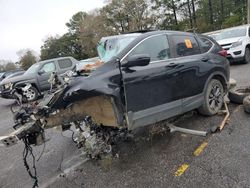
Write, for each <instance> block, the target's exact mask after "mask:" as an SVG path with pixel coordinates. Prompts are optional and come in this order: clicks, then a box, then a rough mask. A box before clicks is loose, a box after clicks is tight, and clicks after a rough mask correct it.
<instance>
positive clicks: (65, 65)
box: [58, 59, 72, 69]
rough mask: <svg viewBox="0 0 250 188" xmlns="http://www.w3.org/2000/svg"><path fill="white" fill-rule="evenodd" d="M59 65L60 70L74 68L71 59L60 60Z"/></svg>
mask: <svg viewBox="0 0 250 188" xmlns="http://www.w3.org/2000/svg"><path fill="white" fill-rule="evenodd" d="M58 64H59V67H60V69H66V68H69V67H71V66H72V62H71V60H70V59H60V60H58Z"/></svg>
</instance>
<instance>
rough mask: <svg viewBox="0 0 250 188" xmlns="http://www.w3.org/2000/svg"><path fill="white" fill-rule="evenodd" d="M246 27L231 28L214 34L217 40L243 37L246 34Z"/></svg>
mask: <svg viewBox="0 0 250 188" xmlns="http://www.w3.org/2000/svg"><path fill="white" fill-rule="evenodd" d="M246 32H247V29H246V27H241V28H235V29H230V30H225V31H222V32H220V33H218V34H214V35H212V37H213V38H214V39H215V40H223V39H228V38H235V37H243V36H246Z"/></svg>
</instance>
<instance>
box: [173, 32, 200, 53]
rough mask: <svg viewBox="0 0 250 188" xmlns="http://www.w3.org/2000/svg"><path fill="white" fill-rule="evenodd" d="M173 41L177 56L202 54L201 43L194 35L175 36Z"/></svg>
mask: <svg viewBox="0 0 250 188" xmlns="http://www.w3.org/2000/svg"><path fill="white" fill-rule="evenodd" d="M173 41H174V49H175V51H176V55H177V57H183V56H189V55H195V54H200V48H199V45H198V43H197V41H196V39H195V38H194V37H191V36H173Z"/></svg>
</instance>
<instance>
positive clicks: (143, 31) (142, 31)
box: [127, 29, 156, 33]
mask: <svg viewBox="0 0 250 188" xmlns="http://www.w3.org/2000/svg"><path fill="white" fill-rule="evenodd" d="M150 31H156V30H154V29H148V30H147V29H146V30H137V31H129V32H127V33H147V32H150Z"/></svg>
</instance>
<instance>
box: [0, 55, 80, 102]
mask: <svg viewBox="0 0 250 188" xmlns="http://www.w3.org/2000/svg"><path fill="white" fill-rule="evenodd" d="M76 63H77V60H75V59H74V58H72V57H60V58H55V59H49V60H45V61H41V62H38V63H36V64H34V65H32V66H31V67H30V68H29V69H28V70H27V71H26V72H25V73H24V74H23V75H19V76H16V77H12V78H8V79H5V80H3V81H2V82H1V83H0V95H1V97H2V98H7V99H11V98H13V96H12V95H11V90H12V89H13V88H14V87H17V86H18V87H21V86H25V84H27V83H30V84H31V85H32V87H30V88H29V90H28V91H27V92H26V93H25V95H26V98H27V100H28V101H34V100H36V99H37V97H38V96H39V95H42V94H43V92H44V91H47V90H49V89H50V83H49V82H48V79H49V77H50V75H51V73H52V72H56V73H57V74H62V73H64V72H66V71H68V70H73V69H75V65H76Z"/></svg>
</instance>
